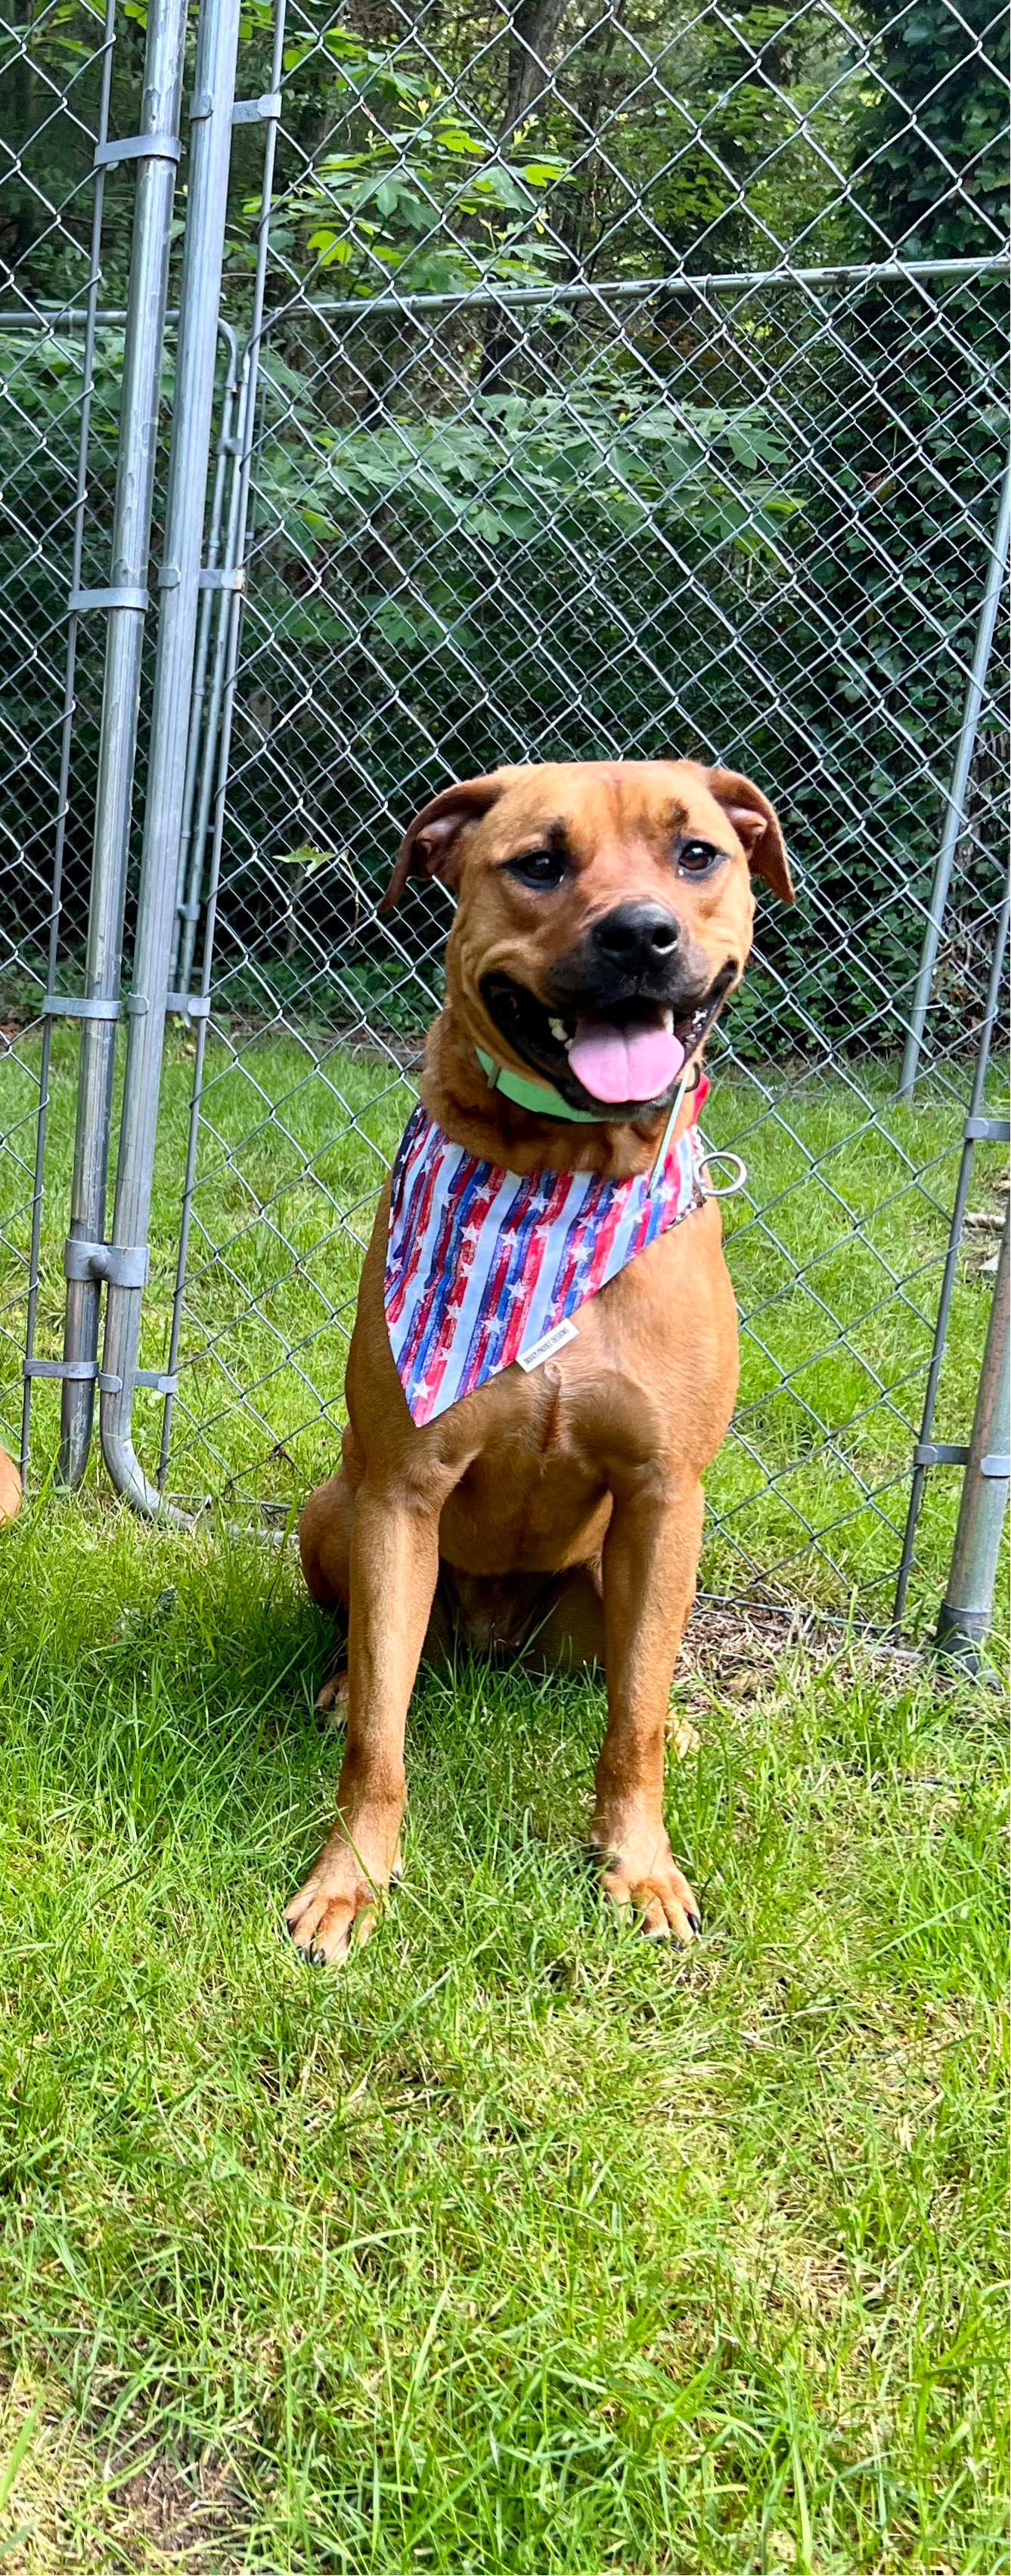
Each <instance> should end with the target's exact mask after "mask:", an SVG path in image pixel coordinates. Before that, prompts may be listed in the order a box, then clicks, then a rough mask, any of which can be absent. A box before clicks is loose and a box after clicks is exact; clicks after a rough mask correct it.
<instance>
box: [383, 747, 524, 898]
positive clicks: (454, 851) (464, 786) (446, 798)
mask: <svg viewBox="0 0 1011 2576" xmlns="http://www.w3.org/2000/svg"><path fill="white" fill-rule="evenodd" d="M507 776H508V773H507V772H506V771H505V770H502V769H499V770H496V771H495V772H494V773H493V774H492V776H490V777H488V778H463V779H460V780H459V781H458V783H457V785H456V786H455V787H444V788H443V790H442V794H441V796H433V798H432V802H431V804H430V805H423V806H422V809H421V812H420V814H416V815H415V817H414V821H413V823H411V824H409V825H408V828H407V831H406V832H405V834H404V837H403V840H402V841H401V844H400V848H399V850H398V852H397V863H396V866H395V868H394V871H393V875H392V876H391V878H390V882H389V885H388V886H387V888H386V892H385V894H384V896H383V899H382V902H381V904H380V905H379V910H380V912H392V910H393V906H394V904H395V903H399V901H400V897H401V895H402V894H403V891H404V887H405V885H406V884H407V880H408V877H438V879H439V883H440V885H444V886H455V885H457V884H458V883H459V877H460V848H459V836H460V833H461V831H462V829H463V826H464V824H465V823H477V822H479V821H480V818H481V816H482V814H487V813H488V811H489V809H490V807H491V806H492V805H497V803H498V800H499V797H500V796H501V794H502V791H503V788H504V787H505V786H506V784H507Z"/></svg>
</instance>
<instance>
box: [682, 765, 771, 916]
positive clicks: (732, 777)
mask: <svg viewBox="0 0 1011 2576" xmlns="http://www.w3.org/2000/svg"><path fill="white" fill-rule="evenodd" d="M703 777H704V778H705V782H706V786H707V787H708V789H709V793H710V795H711V796H715V798H716V802H717V804H718V805H722V807H723V811H724V813H725V814H726V816H727V818H728V821H730V822H731V823H732V824H733V827H734V830H735V832H736V834H737V838H738V840H739V841H741V842H743V845H744V848H745V851H746V853H747V860H748V866H749V868H750V869H751V871H752V874H753V876H759V877H764V878H765V880H766V883H767V884H768V885H771V887H772V891H773V893H774V894H778V896H779V897H780V900H781V902H783V903H792V902H793V900H794V893H793V878H792V877H791V875H790V867H789V861H788V859H787V855H786V849H785V845H784V841H783V835H782V832H781V831H780V828H779V823H778V821H777V818H776V814H775V812H774V809H773V807H772V806H771V805H770V803H769V799H768V797H767V796H763V794H762V790H761V788H760V787H754V786H753V785H752V782H751V780H750V778H741V777H739V776H738V773H737V771H736V769H706V770H704V771H703Z"/></svg>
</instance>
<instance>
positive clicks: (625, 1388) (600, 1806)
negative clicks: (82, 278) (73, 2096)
mask: <svg viewBox="0 0 1011 2576" xmlns="http://www.w3.org/2000/svg"><path fill="white" fill-rule="evenodd" d="M749 867H750V868H751V869H753V870H757V871H758V872H759V873H760V874H761V875H762V876H764V877H766V878H767V879H768V881H769V883H770V885H772V886H773V887H774V888H775V891H776V893H777V894H779V895H781V896H782V898H783V900H784V901H785V902H787V903H789V902H791V901H792V899H793V888H792V886H791V883H790V875H789V869H788V867H787V862H786V854H785V851H784V848H783V841H782V836H781V833H780V829H779V825H778V823H777V820H776V817H775V814H774V812H773V810H772V807H771V805H770V804H769V803H768V802H767V799H766V798H765V797H764V796H763V795H762V794H761V792H760V791H759V789H758V788H756V787H753V786H752V785H751V784H750V782H749V781H748V780H747V779H744V778H739V777H737V776H736V775H734V774H733V773H732V772H730V771H727V770H722V769H710V770H706V769H703V768H700V767H698V766H697V765H696V763H695V762H693V761H673V760H672V761H653V762H641V763H640V762H628V763H624V764H616V765H614V766H610V765H608V764H605V763H590V762H587V763H579V764H572V765H557V766H552V767H545V768H541V769H532V768H531V769H511V770H510V769H505V770H499V771H496V772H495V774H494V775H493V776H491V777H488V778H476V779H470V780H468V781H466V782H465V783H464V784H463V785H460V786H457V787H451V788H447V789H446V791H445V793H444V794H443V795H441V796H437V797H436V798H435V800H434V802H433V803H432V804H430V805H427V806H426V807H425V809H424V811H423V813H421V814H419V815H418V816H417V817H416V819H415V821H414V822H413V823H412V825H411V827H410V830H409V832H408V834H407V837H406V839H405V841H404V843H403V846H402V848H401V851H400V855H399V857H398V860H397V864H396V867H395V870H394V874H393V879H392V882H391V885H390V889H389V893H388V895H387V898H386V901H387V903H393V902H395V901H396V900H397V898H398V896H399V895H400V894H401V893H402V891H403V888H404V886H405V884H406V882H407V879H408V877H409V875H410V874H411V873H412V871H415V872H420V873H421V874H423V875H437V876H439V877H440V878H441V879H442V881H443V882H444V883H445V884H447V885H451V886H453V887H454V888H456V890H457V892H458V898H459V899H458V907H457V913H456V919H455V922H454V925H453V929H452V932H451V934H450V939H449V945H448V948H447V952H446V995H447V998H446V1004H445V1008H444V1009H443V1010H442V1011H441V1012H440V1015H439V1017H438V1019H437V1020H436V1022H435V1024H434V1026H433V1028H432V1029H431V1030H430V1032H429V1038H428V1045H427V1050H426V1057H425V1071H424V1076H423V1081H422V1098H423V1101H424V1104H425V1107H426V1108H427V1110H428V1112H429V1115H430V1116H431V1117H432V1118H433V1119H434V1120H435V1121H436V1122H437V1124H438V1126H439V1127H440V1128H441V1129H442V1130H443V1131H444V1134H445V1135H446V1136H447V1137H449V1138H451V1139H453V1140H454V1141H455V1142H456V1143H457V1144H459V1145H461V1146H463V1147H464V1148H465V1149H466V1151H467V1153H468V1154H473V1155H475V1156H478V1157H479V1158H481V1159H482V1160H484V1161H487V1162H489V1163H492V1164H495V1165H497V1166H499V1167H504V1169H505V1170H507V1171H508V1172H512V1173H529V1172H536V1171H541V1170H544V1169H547V1170H552V1171H557V1172H563V1173H564V1172H572V1171H592V1172H599V1173H602V1174H604V1175H606V1176H608V1177H610V1178H613V1179H616V1180H621V1179H624V1178H626V1177H627V1176H628V1175H631V1174H636V1173H641V1172H645V1171H647V1170H649V1169H650V1168H651V1167H652V1166H653V1164H654V1162H655V1160H656V1158H657V1156H658V1152H659V1148H660V1146H661V1143H662V1140H663V1137H664V1130H665V1127H666V1125H667V1122H668V1118H669V1113H670V1107H671V1104H672V1102H673V1100H674V1098H675V1096H676V1093H677V1090H678V1087H679V1079H680V1080H683V1077H684V1069H685V1066H686V1065H688V1066H691V1065H692V1064H695V1065H697V1064H698V1063H699V1061H700V1053H701V1047H702V1044H703V1042H704V1039H705V1036H706V1033H707V1030H708V1029H709V1028H710V1027H711V1025H712V1022H713V1019H714V1018H715V1015H716V1013H717V1011H718V1010H719V1008H720V1006H721V1004H722V1002H723V1001H724V1000H725V998H726V996H727V994H728V993H729V992H731V991H732V990H733V988H734V986H735V985H736V984H737V983H738V982H739V980H740V977H741V974H742V972H743V969H744V965H745V962H746V959H747V956H748V951H749V948H750V944H751V925H752V915H753V910H754V905H753V899H752V894H751V886H750V880H749ZM478 1049H480V1050H481V1051H482V1052H483V1054H484V1056H485V1058H486V1059H488V1058H491V1059H493V1072H494V1067H499V1068H505V1069H506V1072H507V1073H508V1074H510V1075H511V1076H512V1077H516V1076H517V1075H519V1076H520V1077H522V1078H525V1079H526V1081H527V1083H529V1081H530V1078H531V1077H533V1078H534V1079H535V1080H536V1081H537V1082H538V1083H540V1084H545V1083H547V1084H548V1085H550V1086H552V1087H553V1089H554V1091H555V1093H557V1094H558V1095H560V1097H561V1100H562V1101H564V1102H567V1103H568V1104H569V1107H570V1109H571V1108H576V1109H579V1110H581V1111H582V1113H583V1118H582V1122H581V1123H578V1124H573V1123H568V1122H566V1121H565V1120H563V1118H562V1117H561V1116H556V1117H553V1116H551V1115H550V1113H548V1114H540V1112H539V1111H537V1110H531V1109H530V1108H528V1107H525V1106H522V1105H519V1104H518V1103H516V1102H515V1101H511V1100H509V1099H507V1098H506V1097H504V1095H503V1093H502V1092H501V1091H500V1090H499V1089H498V1088H494V1087H492V1085H491V1083H490V1082H489V1079H488V1076H487V1074H486V1072H485V1070H484V1069H483V1068H482V1065H481V1063H480V1061H479V1057H478V1054H477V1052H476V1050H478ZM521 1087H522V1082H521ZM623 1087H625V1088H627V1089H628V1091H629V1093H630V1096H629V1097H628V1098H621V1097H620V1096H619V1095H620V1094H621V1091H622V1089H623ZM640 1093H641V1094H642V1096H639V1095H640ZM594 1113H596V1115H594ZM691 1115H692V1107H691V1100H690V1098H686V1099H685V1100H684V1104H683V1107H682V1110H681V1112H680V1115H679V1118H678V1121H677V1126H676V1128H675V1137H677V1136H678V1135H680V1133H681V1132H682V1130H683V1129H684V1128H685V1127H686V1125H687V1123H688V1122H689V1120H690V1118H691ZM389 1207H390V1187H389V1185H387V1188H386V1189H385V1190H384V1192H383V1196H382V1198H381V1200H380V1204H379V1208H378V1212H377V1215H376V1221H375V1226H374V1229H373V1233H372V1240H371V1243H370V1245H369V1249H368V1253H367V1255H366V1259H365V1265H364V1269H363V1272H362V1280H361V1288H360V1292H359V1299H358V1312H357V1317H356V1321H355V1328H354V1333H353V1336H352V1341H351V1351H350V1356H349V1361H348V1372H347V1407H348V1416H349V1420H348V1428H347V1430H346V1431H345V1433H344V1437H343V1461H344V1463H343V1466H342V1468H341V1470H340V1472H339V1474H338V1475H336V1476H334V1477H332V1478H331V1480H330V1482H329V1483H328V1484H325V1485H321V1486H319V1487H318V1488H317V1490H316V1492H315V1493H314V1494H312V1495H310V1498H309V1501H308V1502H307V1504H306V1506H305V1510H304V1513H303V1516H302V1524H301V1548H302V1563H303V1567H304V1571H305V1577H306V1581H307V1583H308V1586H309V1590H310V1592H311V1593H312V1596H313V1599H314V1601H318V1602H320V1603H321V1604H322V1605H324V1606H325V1607H330V1606H333V1605H337V1604H339V1605H340V1606H341V1607H342V1608H343V1609H345V1610H346V1611H347V1612H348V1614H349V1621H350V1629H349V1645H348V1665H349V1675H348V1694H347V1695H348V1711H347V1718H348V1731H347V1749H346V1752H345V1756H344V1762H343V1766H342V1769H341V1776H340V1786H339V1790H338V1801H339V1815H338V1822H337V1824H336V1826H335V1829H334V1831H333V1833H332V1834H331V1836H330V1839H329V1841H328V1842H327V1843H326V1845H325V1846H324V1849H323V1851H322V1853H321V1854H320V1858H319V1860H318V1861H317V1863H316V1867H315V1869H314V1870H313V1872H312V1874H311V1877H310V1878H309V1879H307V1881H306V1884H305V1886H304V1887H303V1888H302V1889H301V1891H300V1893H299V1894H298V1895H297V1896H296V1897H295V1898H293V1900H292V1903H291V1904H290V1905H289V1907H288V1923H289V1925H290V1928H291V1931H292V1933H293V1935H294V1938H295V1940H296V1941H297V1942H298V1943H299V1945H300V1946H301V1947H302V1948H303V1949H305V1950H311V1951H313V1952H314V1953H315V1955H317V1956H318V1957H321V1958H324V1959H336V1958H338V1957H339V1956H341V1955H342V1954H343V1953H344V1952H345V1951H346V1950H347V1949H348V1948H349V1947H350V1945H351V1943H352V1942H353V1941H357V1940H361V1939H364V1938H365V1937H367V1934H368V1931H369V1930H370V1929H371V1926H372V1923H373V1921H374V1917H375V1908H376V1902H377V1898H378V1896H379V1894H380V1892H381V1891H382V1890H383V1889H384V1888H385V1887H386V1886H387V1885H388V1882H389V1880H390V1878H391V1876H392V1875H393V1874H394V1873H395V1872H396V1870H397V1869H398V1867H399V1861H400V1825H401V1817H402V1814H403V1807H404V1798H405V1776H404V1729H405V1723H406V1718H407V1708H408V1702H409V1699H410V1696H411V1691H412V1688H413V1686H414V1679H415V1675H416V1672H417V1668H418V1662H419V1658H420V1656H421V1653H422V1649H423V1647H424V1646H425V1645H426V1642H427V1646H428V1649H429V1651H432V1652H435V1653H439V1652H445V1651H446V1650H447V1648H451V1646H452V1643H453V1640H454V1638H460V1639H466V1640H469V1641H471V1642H473V1643H476V1644H479V1645H481V1646H482V1647H486V1648H491V1649H492V1650H495V1651H498V1652H499V1653H506V1654H511V1655H512V1656H516V1655H518V1654H522V1653H524V1652H526V1653H528V1654H529V1653H531V1652H535V1653H536V1656H537V1659H538V1661H539V1662H541V1663H542V1664H543V1663H545V1662H548V1663H550V1662H555V1663H557V1664H559V1665H561V1666H564V1667H566V1668H568V1669H571V1668H572V1667H573V1666H574V1665H576V1664H581V1663H586V1662H590V1661H593V1660H596V1659H599V1660H600V1661H601V1662H602V1664H603V1666H604V1671H605V1675H606V1681H607V1698H608V1718H607V1729H606V1733H605V1737H604V1743H603V1748H602V1751H601V1754H600V1760H599V1763H598V1766H597V1775H596V1803H595V1812H594V1819H593V1826H592V1843H593V1847H594V1849H595V1851H596V1852H597V1853H598V1854H599V1857H600V1864H601V1871H602V1879H603V1885H604V1888H605V1890H606V1891H607V1893H608V1894H609V1895H610V1896H611V1897H612V1898H614V1899H615V1901H616V1902H617V1903H618V1904H619V1905H622V1906H624V1905H628V1904H629V1903H631V1905H632V1906H634V1907H635V1908H637V1909H638V1910H639V1911H640V1912H641V1915H642V1918H643V1924H644V1927H645V1929H646V1930H647V1931H648V1932H650V1933H654V1934H657V1935H660V1936H665V1935H668V1934H669V1933H671V1932H673V1933H674V1934H675V1935H676V1937H677V1938H678V1939H679V1940H681V1941H687V1940H690V1938H691V1936H692V1932H693V1931H694V1930H696V1929H697V1928H698V1920H699V1917H698V1908H697V1905H696V1900H695V1897H694V1896H693V1894H692V1890H691V1888H690V1887H689V1885H688V1882H687V1880H686V1879H685V1878H683V1877H682V1874H681V1871H680V1870H679V1869H678V1868H677V1867H676V1865H675V1862H674V1860H673V1858H672V1855H671V1849H670V1844H669V1842H668V1839H667V1834H666V1831H665V1828H664V1821H663V1806H662V1797H663V1775H664V1738H665V1728H666V1723H667V1717H668V1702H669V1694H670V1686H671V1680H672V1676H673V1672H674V1664H675V1659H676V1656H677V1652H678V1647H679V1644H680V1640H681V1634H682V1630H683V1628H684V1624H685V1621H686V1619H687V1616H688V1612H689V1609H690V1607H691V1602H692V1598H693V1595H694V1589H695V1575H696V1567H697V1563H698V1554H699V1544H700V1537H701V1530H702V1486H701V1481H700V1480H701V1477H702V1474H703V1470H704V1469H705V1468H706V1467H707V1466H708V1465H709V1464H710V1462H711V1460H712V1459H713V1458H714V1456H715V1454H716V1451H717V1449H718V1448H719V1445H720V1442H721V1440H722V1439H723V1436H724V1433H725V1431H726V1428H727V1424H728V1422H729V1420H730V1414H731V1409H732V1406H733V1402H734V1396H735V1392H736V1386H737V1319H736V1311H735V1306H734V1298H733V1292H732V1289H731V1285H730V1280H729V1277H728V1275H727V1271H726V1267H725V1264H724V1260H723V1254H722V1249H721V1227H720V1215H719V1209H718V1208H717V1206H716V1205H715V1204H714V1203H713V1202H712V1201H711V1200H710V1201H708V1202H707V1203H706V1204H704V1205H702V1206H700V1207H699V1208H698V1209H697V1210H696V1211H695V1212H694V1213H692V1214H691V1215H689V1216H688V1217H687V1218H686V1220H685V1221H684V1222H683V1223H680V1224H676V1225H674V1226H673V1227H672V1229H671V1231H670V1232H667V1233H664V1234H662V1235H661V1236H660V1237H659V1239H658V1240H656V1241H655V1242H652V1243H651V1244H650V1245H649V1248H648V1249H647V1250H645V1251H643V1252H641V1253H639V1254H638V1255H637V1256H636V1258H634V1259H633V1260H631V1261H630V1262H629V1263H628V1265H627V1267H626V1268H624V1269H623V1270H621V1271H620V1273H619V1274H618V1276H617V1277H615V1278H612V1279H610V1280H609V1281H608V1284H607V1285H606V1286H605V1287H603V1288H601V1289H600V1290H599V1292H598V1293H597V1294H596V1295H595V1296H592V1297H590V1298H589V1299H588V1300H587V1302H586V1303H584V1305H583V1306H581V1308H580V1309H579V1320H578V1330H577V1332H576V1335H575V1337H574V1338H573V1339H572V1340H571V1341H570V1342H569V1343H568V1345H567V1347H566V1348H565V1349H564V1351H562V1352H561V1353H560V1354H559V1356H558V1357H556V1358H555V1359H553V1360H551V1361H550V1362H548V1363H547V1364H546V1365H544V1366H541V1367H538V1368H535V1369H532V1370H531V1371H530V1372H529V1373H528V1374H527V1373H524V1372H523V1370H521V1369H520V1368H519V1367H517V1366H511V1367H506V1368H503V1370H502V1371H501V1373H500V1374H499V1375H498V1376H496V1377H493V1378H491V1379H490V1380H489V1381H488V1382H487V1383H486V1384H484V1385H481V1386H479V1387H477V1388H476V1390H475V1391H474V1392H472V1393H470V1394H466V1395H464V1396H463V1397H462V1399H461V1400H460V1401H459V1402H456V1403H453V1404H452V1405H451V1406H450V1407H449V1409H448V1411H445V1412H443V1413H442V1414H440V1415H439V1417H438V1418H437V1419H435V1420H433V1421H428V1422H426V1423H425V1424H424V1425H423V1427H419V1426H418V1425H417V1423H416V1422H414V1421H413V1420H412V1418H411V1414H410V1413H409V1411H408V1406H407V1402H406V1400H405V1395H404V1390H403V1387H402V1384H401V1380H400V1377H399V1375H398V1372H397V1368H396V1367H395V1365H394V1360H393V1356H392V1352H391V1347H390V1339H389V1333H388V1330H387V1324H386V1316H385V1310H384V1297H383V1279H384V1260H385V1253H386V1242H387V1224H388V1217H389Z"/></svg>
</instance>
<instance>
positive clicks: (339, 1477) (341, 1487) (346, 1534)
mask: <svg viewBox="0 0 1011 2576" xmlns="http://www.w3.org/2000/svg"><path fill="white" fill-rule="evenodd" d="M354 1511H355V1497H354V1488H353V1486H352V1485H351V1483H350V1480H349V1478H348V1476H347V1475H346V1474H345V1471H344V1469H343V1467H340V1468H338V1471H337V1474H336V1476H329V1477H328V1478H327V1481H326V1484H325V1485H317V1486H316V1489H315V1492H314V1493H312V1494H310V1496H309V1500H308V1502H307V1503H305V1504H304V1505H303V1509H302V1517H301V1520H300V1521H299V1525H298V1544H299V1548H300V1550H301V1556H302V1572H303V1574H304V1576H305V1579H306V1582H307V1584H308V1586H309V1590H310V1592H311V1594H312V1597H313V1600H314V1601H315V1602H316V1603H317V1604H318V1606H319V1608H320V1609H321V1610H336V1609H338V1608H340V1609H341V1610H346V1609H347V1608H348V1606H349V1604H350V1599H351V1524H352V1521H353V1520H354Z"/></svg>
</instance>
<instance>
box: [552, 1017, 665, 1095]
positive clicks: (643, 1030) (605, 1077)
mask: <svg viewBox="0 0 1011 2576" xmlns="http://www.w3.org/2000/svg"><path fill="white" fill-rule="evenodd" d="M684 1060H685V1051H684V1048H683V1046H682V1044H681V1040H680V1038H676V1037H673V1036H668V1033H667V1030H666V1029H664V1028H661V1026H660V1023H659V1020H658V1021H657V1024H656V1026H655V1028H649V1027H643V1026H640V1027H634V1028H626V1029H618V1028H615V1027H614V1026H613V1024H612V1022H611V1021H610V1020H580V1022H579V1024H578V1027H577V1029H576V1034H575V1037H574V1038H573V1041H572V1045H571V1046H570V1048H569V1063H570V1065H571V1066H572V1070H573V1073H574V1074H575V1075H576V1077H577V1080H578V1081H579V1082H581V1083H582V1086H583V1089H584V1091H589V1092H592V1094H593V1098H594V1100H656V1099H657V1098H658V1096H659V1094H660V1093H661V1092H662V1091H666V1090H667V1088H668V1085H669V1084H670V1083H672V1082H676V1080H677V1077H678V1074H679V1073H680V1071H681V1067H682V1065H683V1063H684Z"/></svg>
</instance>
